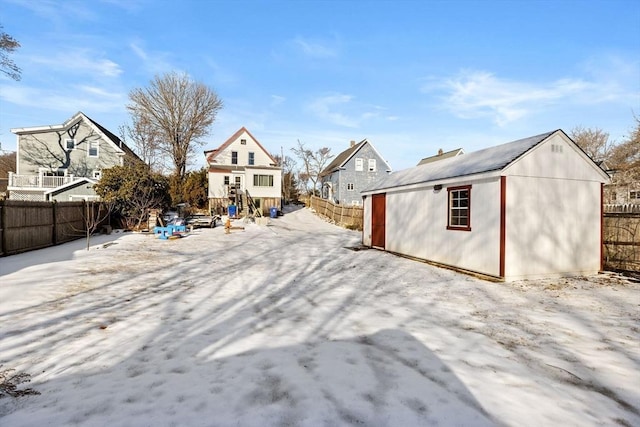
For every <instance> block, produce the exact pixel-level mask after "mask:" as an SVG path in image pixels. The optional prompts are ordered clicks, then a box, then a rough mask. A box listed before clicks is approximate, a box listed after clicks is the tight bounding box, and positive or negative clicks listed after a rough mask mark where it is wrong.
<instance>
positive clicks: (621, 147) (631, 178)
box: [609, 117, 640, 203]
mask: <svg viewBox="0 0 640 427" xmlns="http://www.w3.org/2000/svg"><path fill="white" fill-rule="evenodd" d="M634 119H635V122H636V123H635V128H634V129H633V130H632V131H631V132H630V133H629V135H628V136H627V137H626V138H625V139H624V140H623V141H622V142H620V144H617V145H616V146H615V147H613V149H612V150H611V155H610V157H609V163H610V165H611V169H612V170H613V176H612V179H611V183H612V184H613V185H615V186H617V187H618V188H620V189H621V190H622V191H623V192H625V193H626V197H629V194H630V192H631V191H634V192H636V194H637V192H640V184H639V183H640V119H639V118H638V117H634ZM626 197H625V198H626ZM628 201H632V202H635V203H637V198H636V199H633V200H628Z"/></svg>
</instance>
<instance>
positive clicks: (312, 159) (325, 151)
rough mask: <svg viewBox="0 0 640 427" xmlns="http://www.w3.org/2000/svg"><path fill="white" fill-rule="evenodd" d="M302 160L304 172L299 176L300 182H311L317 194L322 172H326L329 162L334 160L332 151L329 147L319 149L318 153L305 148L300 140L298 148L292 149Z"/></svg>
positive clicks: (313, 190)
mask: <svg viewBox="0 0 640 427" xmlns="http://www.w3.org/2000/svg"><path fill="white" fill-rule="evenodd" d="M291 151H293V152H294V153H295V154H296V156H298V158H299V159H300V160H302V170H301V171H300V172H301V173H300V174H299V180H300V182H305V181H311V184H312V192H313V194H316V192H317V191H318V190H317V184H318V180H319V179H320V172H322V171H323V170H324V168H325V167H327V165H328V164H329V161H330V160H331V159H332V158H333V154H331V149H330V148H327V147H322V148H319V149H318V150H316V151H312V150H310V149H308V148H306V147H305V146H304V144H303V143H302V142H300V140H298V146H297V147H294V148H292V149H291Z"/></svg>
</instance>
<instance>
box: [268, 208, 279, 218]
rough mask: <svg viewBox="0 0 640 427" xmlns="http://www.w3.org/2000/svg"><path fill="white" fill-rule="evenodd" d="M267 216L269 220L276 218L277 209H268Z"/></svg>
mask: <svg viewBox="0 0 640 427" xmlns="http://www.w3.org/2000/svg"><path fill="white" fill-rule="evenodd" d="M269 216H271V218H275V217H277V216H278V208H270V209H269Z"/></svg>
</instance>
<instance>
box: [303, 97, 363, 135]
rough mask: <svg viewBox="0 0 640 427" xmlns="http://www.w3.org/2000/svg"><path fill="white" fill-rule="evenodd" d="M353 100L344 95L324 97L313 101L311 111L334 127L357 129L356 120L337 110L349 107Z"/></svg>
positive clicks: (310, 106)
mask: <svg viewBox="0 0 640 427" xmlns="http://www.w3.org/2000/svg"><path fill="white" fill-rule="evenodd" d="M352 99H353V97H352V96H350V95H343V94H336V95H329V96H324V97H322V98H318V99H316V100H315V101H313V102H312V103H311V104H310V105H309V109H310V111H311V112H313V113H314V114H315V115H316V116H318V117H319V118H321V119H323V120H326V121H328V122H330V123H332V124H334V125H338V126H345V127H351V128H355V127H358V121H357V120H356V119H354V118H351V117H348V116H347V115H346V114H344V113H341V112H338V111H336V109H339V108H341V107H344V106H345V105H348V104H349V103H350V102H351V100H352Z"/></svg>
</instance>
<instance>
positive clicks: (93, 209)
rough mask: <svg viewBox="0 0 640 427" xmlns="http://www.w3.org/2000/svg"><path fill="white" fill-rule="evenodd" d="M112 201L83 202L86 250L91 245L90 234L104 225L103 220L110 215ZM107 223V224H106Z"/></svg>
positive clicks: (112, 205)
mask: <svg viewBox="0 0 640 427" xmlns="http://www.w3.org/2000/svg"><path fill="white" fill-rule="evenodd" d="M114 205H115V204H114V202H112V201H111V202H89V201H87V202H85V211H84V215H83V216H84V218H83V219H84V226H85V231H86V239H87V250H89V247H90V246H91V236H92V235H93V234H94V233H95V232H96V231H97V230H98V228H100V227H101V226H103V225H105V221H107V220H108V219H109V217H110V216H111V212H112V211H113V208H114ZM106 225H108V224H106Z"/></svg>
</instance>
